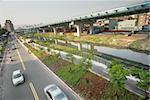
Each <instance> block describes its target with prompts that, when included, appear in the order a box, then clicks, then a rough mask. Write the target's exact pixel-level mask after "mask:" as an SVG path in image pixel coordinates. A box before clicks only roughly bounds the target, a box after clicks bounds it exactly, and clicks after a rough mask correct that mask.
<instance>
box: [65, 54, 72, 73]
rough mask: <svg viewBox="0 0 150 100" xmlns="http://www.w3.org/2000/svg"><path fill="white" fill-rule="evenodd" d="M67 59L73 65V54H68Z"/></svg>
mask: <svg viewBox="0 0 150 100" xmlns="http://www.w3.org/2000/svg"><path fill="white" fill-rule="evenodd" d="M67 59H68V60H69V61H70V62H71V63H73V59H74V58H73V54H71V53H68V54H67ZM69 72H72V68H71V67H70V68H69Z"/></svg>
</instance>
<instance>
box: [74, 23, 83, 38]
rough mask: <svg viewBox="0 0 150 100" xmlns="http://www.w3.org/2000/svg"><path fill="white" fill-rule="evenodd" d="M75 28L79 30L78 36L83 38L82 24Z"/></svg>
mask: <svg viewBox="0 0 150 100" xmlns="http://www.w3.org/2000/svg"><path fill="white" fill-rule="evenodd" d="M75 27H76V28H77V33H76V36H78V37H79V36H81V33H82V26H81V25H80V24H78V25H75Z"/></svg>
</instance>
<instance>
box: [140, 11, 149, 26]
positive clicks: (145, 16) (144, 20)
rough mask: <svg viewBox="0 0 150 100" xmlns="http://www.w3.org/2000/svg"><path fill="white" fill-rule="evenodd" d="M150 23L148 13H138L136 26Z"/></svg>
mask: <svg viewBox="0 0 150 100" xmlns="http://www.w3.org/2000/svg"><path fill="white" fill-rule="evenodd" d="M149 24H150V14H148V13H147V14H139V15H138V26H139V27H142V26H144V25H149Z"/></svg>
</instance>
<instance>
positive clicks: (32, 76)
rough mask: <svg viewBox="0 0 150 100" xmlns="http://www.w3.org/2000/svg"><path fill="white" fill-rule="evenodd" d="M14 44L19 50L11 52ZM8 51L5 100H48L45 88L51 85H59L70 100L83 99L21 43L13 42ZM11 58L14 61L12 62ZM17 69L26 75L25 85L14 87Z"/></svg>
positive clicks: (4, 77) (4, 89)
mask: <svg viewBox="0 0 150 100" xmlns="http://www.w3.org/2000/svg"><path fill="white" fill-rule="evenodd" d="M12 43H15V44H16V45H17V47H18V49H16V50H11V48H12V47H13V44H12ZM7 49H10V51H7V55H6V56H7V57H6V64H5V68H4V72H3V97H2V99H3V100H46V97H45V95H44V91H43V88H44V87H45V86H47V85H49V84H57V85H58V86H59V87H60V88H61V89H62V90H63V91H64V92H65V94H66V95H67V97H68V98H69V100H80V99H81V98H80V97H79V96H78V95H77V94H76V93H75V92H74V91H73V90H71V89H70V88H69V87H68V86H67V85H66V84H65V83H64V82H62V81H61V80H60V78H58V77H57V76H56V75H54V73H53V72H52V71H50V70H48V69H47V68H46V66H45V65H44V64H42V63H41V62H40V61H39V60H38V59H37V58H36V57H34V56H33V55H32V54H29V53H28V51H27V50H25V48H24V47H23V46H22V45H21V44H20V43H19V42H18V43H17V42H16V41H15V40H14V41H11V43H9V44H8V48H7ZM10 56H11V57H12V58H11V59H13V60H14V61H10ZM16 69H20V70H21V71H22V72H23V73H24V75H25V83H24V84H21V85H19V86H13V84H12V80H11V76H12V72H13V71H14V70H16Z"/></svg>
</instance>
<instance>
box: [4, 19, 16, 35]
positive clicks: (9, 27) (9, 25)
mask: <svg viewBox="0 0 150 100" xmlns="http://www.w3.org/2000/svg"><path fill="white" fill-rule="evenodd" d="M4 28H5V29H6V30H7V31H8V32H13V31H14V26H13V24H12V22H11V21H10V20H6V21H5V26H4Z"/></svg>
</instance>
